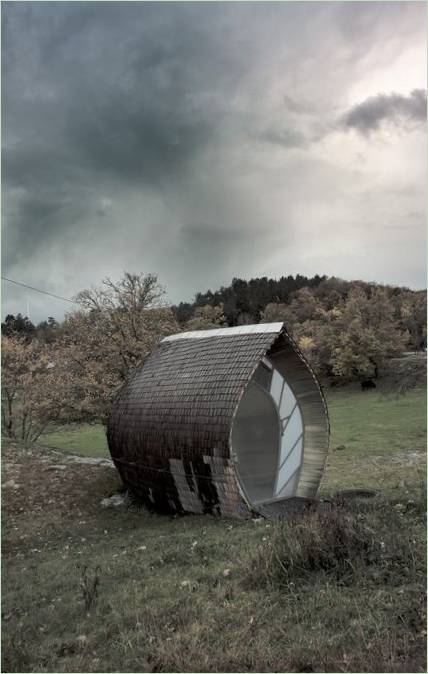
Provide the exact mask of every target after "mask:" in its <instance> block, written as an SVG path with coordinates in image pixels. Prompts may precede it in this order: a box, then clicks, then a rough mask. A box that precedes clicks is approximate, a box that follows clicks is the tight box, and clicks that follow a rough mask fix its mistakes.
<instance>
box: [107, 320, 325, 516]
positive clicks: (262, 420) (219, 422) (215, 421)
mask: <svg viewBox="0 0 428 674" xmlns="http://www.w3.org/2000/svg"><path fill="white" fill-rule="evenodd" d="M107 438H108V443H109V447H110V452H111V455H112V458H113V461H114V463H115V465H116V467H117V469H118V471H119V473H120V475H121V477H122V480H123V482H124V484H125V485H126V486H127V488H128V489H129V490H130V491H131V492H132V493H133V494H134V495H135V496H136V497H137V498H138V499H139V500H140V501H143V502H145V503H146V504H147V505H148V506H151V507H153V508H155V509H158V510H163V511H169V512H180V513H184V512H191V513H212V514H219V515H223V516H226V517H248V516H250V515H251V513H254V512H257V511H259V510H262V509H263V507H265V506H267V505H268V504H273V503H276V502H280V501H282V500H284V499H289V498H292V497H296V496H304V497H314V496H315V495H316V493H317V490H318V487H319V484H320V480H321V477H322V474H323V470H324V465H325V460H326V455H327V451H328V439H329V424H328V414H327V408H326V404H325V400H324V396H323V394H322V391H321V387H320V385H319V383H318V382H317V379H316V377H315V375H314V373H313V372H312V370H311V368H310V367H309V365H308V363H307V362H306V361H305V359H304V357H303V355H302V353H301V352H300V351H299V349H298V348H297V346H296V344H295V343H294V342H293V340H292V339H291V338H290V337H289V335H288V334H287V331H286V329H285V327H284V325H283V323H266V324H259V325H245V326H240V327H235V328H218V329H212V330H199V331H195V332H182V333H179V334H176V335H171V336H169V337H165V338H164V339H163V340H162V341H161V342H160V343H159V344H158V346H157V348H155V350H154V351H153V352H152V353H151V355H150V356H149V357H148V358H147V360H146V361H145V363H144V365H143V366H142V367H141V369H139V370H138V371H137V372H136V373H135V374H134V376H133V377H132V379H131V380H130V381H129V383H128V384H127V385H126V386H125V387H124V388H123V389H122V391H121V392H120V394H119V395H118V397H117V399H116V400H115V402H114V405H113V409H112V412H111V415H110V418H109V422H108V428H107Z"/></svg>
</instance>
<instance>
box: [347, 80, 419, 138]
mask: <svg viewBox="0 0 428 674" xmlns="http://www.w3.org/2000/svg"><path fill="white" fill-rule="evenodd" d="M426 114H427V93H426V91H425V90H423V89H414V90H413V91H412V92H411V93H410V94H409V96H402V95H401V94H396V93H391V94H378V95H377V96H370V97H369V98H367V99H366V100H365V101H363V102H362V103H359V104H358V105H355V106H354V107H353V108H351V110H349V112H347V113H346V115H345V116H344V118H343V122H342V123H343V125H344V126H345V127H346V128H349V129H356V130H357V131H359V132H360V133H362V134H369V133H370V132H371V131H376V130H377V129H378V128H379V127H380V126H381V124H382V122H393V123H394V124H405V123H406V122H414V123H417V124H425V122H426Z"/></svg>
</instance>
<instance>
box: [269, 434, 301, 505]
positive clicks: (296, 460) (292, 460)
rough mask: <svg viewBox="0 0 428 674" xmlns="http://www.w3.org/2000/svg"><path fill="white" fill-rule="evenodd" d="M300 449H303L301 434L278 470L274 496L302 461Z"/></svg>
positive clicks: (279, 491)
mask: <svg viewBox="0 0 428 674" xmlns="http://www.w3.org/2000/svg"><path fill="white" fill-rule="evenodd" d="M302 449H303V436H302V437H301V438H300V439H299V440H298V442H297V443H296V446H295V447H294V449H293V451H292V452H291V454H290V455H289V456H288V457H287V459H286V460H285V461H284V463H283V465H282V467H281V468H280V471H279V473H278V479H277V482H276V490H275V492H276V496H278V495H279V494H280V493H281V491H282V490H283V489H284V487H285V486H286V483H287V481H288V480H289V479H290V478H291V476H292V475H293V474H294V473H295V472H296V471H297V469H298V468H299V466H300V463H301V461H302Z"/></svg>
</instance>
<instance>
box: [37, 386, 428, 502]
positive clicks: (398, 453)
mask: <svg viewBox="0 0 428 674" xmlns="http://www.w3.org/2000/svg"><path fill="white" fill-rule="evenodd" d="M326 395H327V402H328V407H329V413H330V423H331V441H330V447H331V451H330V456H329V459H328V464H327V471H326V475H325V479H324V481H323V484H322V493H324V494H327V493H329V492H330V491H331V490H334V489H346V488H350V487H372V488H380V489H391V488H394V487H396V486H399V485H400V483H401V484H403V483H404V484H406V485H407V484H408V485H409V486H410V487H411V485H412V484H415V483H417V481H418V476H420V475H422V474H425V463H424V461H425V459H424V455H423V454H422V453H421V452H422V450H424V449H425V438H426V390H425V389H417V390H413V391H410V392H409V393H407V394H406V395H405V396H402V397H400V398H396V397H394V396H391V397H385V396H382V395H380V394H379V393H377V392H376V391H375V392H373V391H369V392H366V393H362V392H361V391H358V390H357V391H355V390H351V391H350V390H347V389H341V390H339V391H337V390H336V391H334V392H331V390H329V389H327V391H326ZM39 442H40V444H43V445H47V446H51V447H56V448H58V449H60V450H62V451H66V452H72V453H75V454H80V455H82V456H93V457H108V456H109V452H108V447H107V441H106V437H105V430H104V427H103V426H101V425H89V424H85V425H80V426H69V427H63V428H59V429H56V430H55V431H53V432H51V433H48V434H45V435H43V436H42V437H41V438H40V441H39ZM337 447H342V448H343V449H340V450H337V449H336V448H337ZM391 457H392V461H391ZM398 467H399V469H398Z"/></svg>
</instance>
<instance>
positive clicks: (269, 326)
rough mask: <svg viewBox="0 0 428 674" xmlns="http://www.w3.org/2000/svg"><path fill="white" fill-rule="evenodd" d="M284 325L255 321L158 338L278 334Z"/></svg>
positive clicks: (172, 339) (169, 339)
mask: <svg viewBox="0 0 428 674" xmlns="http://www.w3.org/2000/svg"><path fill="white" fill-rule="evenodd" d="M283 327H284V323H282V322H281V323H256V324H254V325H238V326H235V327H233V328H212V329H210V330H192V331H190V332H178V333H176V334H175V335H169V336H168V337H164V338H163V339H161V340H160V343H161V344H162V342H173V341H175V340H176V339H205V338H207V337H233V336H235V335H252V334H263V333H271V334H279V333H280V332H281V330H282V328H283Z"/></svg>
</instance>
